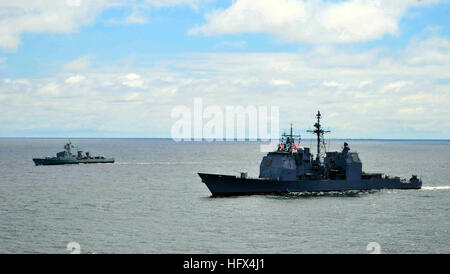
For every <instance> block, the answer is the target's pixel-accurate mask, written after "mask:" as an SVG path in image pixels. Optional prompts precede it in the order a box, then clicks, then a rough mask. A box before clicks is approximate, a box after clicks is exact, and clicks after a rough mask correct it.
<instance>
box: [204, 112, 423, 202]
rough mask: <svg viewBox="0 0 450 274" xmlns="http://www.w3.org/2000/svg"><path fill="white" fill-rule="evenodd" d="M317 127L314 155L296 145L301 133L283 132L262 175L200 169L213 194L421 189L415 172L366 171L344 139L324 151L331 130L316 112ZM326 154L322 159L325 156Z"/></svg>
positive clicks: (261, 170) (262, 168) (261, 165)
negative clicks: (334, 149)
mask: <svg viewBox="0 0 450 274" xmlns="http://www.w3.org/2000/svg"><path fill="white" fill-rule="evenodd" d="M316 117H317V122H316V123H315V125H314V128H315V129H314V130H312V131H308V132H311V133H314V134H315V135H316V136H317V155H316V157H315V158H314V156H313V154H312V153H311V151H310V149H309V148H306V147H305V148H301V147H297V146H296V144H295V138H296V137H300V136H299V135H293V134H292V126H291V132H290V134H283V136H282V139H281V142H280V145H279V146H278V149H277V150H276V151H273V152H269V153H268V154H267V155H266V156H265V157H264V158H263V159H262V161H261V164H260V173H259V178H248V177H247V173H241V176H232V175H221V174H209V173H198V175H199V176H200V177H201V179H202V181H203V183H205V184H206V186H207V187H208V189H209V190H210V191H211V193H212V195H213V196H230V195H249V194H264V193H289V192H329V191H349V190H356V191H358V190H372V189H420V188H421V187H422V180H421V179H419V178H418V177H417V176H416V175H412V177H411V178H410V179H409V180H407V179H402V178H400V177H391V176H387V175H384V174H383V173H366V172H363V171H362V163H361V160H360V159H359V156H358V153H357V152H351V151H350V147H349V145H348V143H344V146H343V148H342V151H340V152H325V154H324V155H322V154H321V147H322V146H324V144H325V142H324V134H325V133H328V132H329V131H326V130H324V129H323V128H322V125H321V124H320V119H321V114H320V111H319V112H318V113H317V116H316ZM322 158H323V159H322Z"/></svg>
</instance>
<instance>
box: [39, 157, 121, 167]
mask: <svg viewBox="0 0 450 274" xmlns="http://www.w3.org/2000/svg"><path fill="white" fill-rule="evenodd" d="M33 162H34V164H35V165H37V166H55V165H76V164H112V163H114V158H109V159H39V158H34V159H33Z"/></svg>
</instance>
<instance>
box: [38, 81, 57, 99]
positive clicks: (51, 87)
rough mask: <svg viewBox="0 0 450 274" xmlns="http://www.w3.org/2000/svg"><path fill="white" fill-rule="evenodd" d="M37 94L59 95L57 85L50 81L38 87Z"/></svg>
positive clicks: (46, 95)
mask: <svg viewBox="0 0 450 274" xmlns="http://www.w3.org/2000/svg"><path fill="white" fill-rule="evenodd" d="M38 94H39V95H41V96H45V97H57V96H59V95H60V91H59V85H58V84H56V83H50V84H47V85H45V86H44V87H41V88H39V89H38Z"/></svg>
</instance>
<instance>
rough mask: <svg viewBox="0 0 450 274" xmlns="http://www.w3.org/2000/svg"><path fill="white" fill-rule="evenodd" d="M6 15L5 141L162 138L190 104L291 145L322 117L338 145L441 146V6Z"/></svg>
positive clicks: (284, 5)
mask: <svg viewBox="0 0 450 274" xmlns="http://www.w3.org/2000/svg"><path fill="white" fill-rule="evenodd" d="M10 2H11V1H0V9H1V10H3V12H0V27H1V29H0V115H1V117H0V136H5V137H10V136H40V137H47V136H48V137H77V136H78V137H170V129H171V126H172V124H173V122H174V121H173V119H172V118H171V115H170V110H171V109H172V108H173V107H174V106H176V105H180V104H184V105H186V106H192V104H193V98H194V97H196V98H202V99H203V100H204V102H205V104H209V105H219V106H227V105H244V106H248V105H257V106H260V105H276V106H279V107H280V118H281V121H280V122H281V127H282V128H285V127H287V125H288V124H289V123H290V122H293V123H294V124H296V125H298V127H299V130H300V131H304V130H306V129H308V128H309V127H310V125H311V124H312V119H313V114H314V112H315V110H316V109H318V108H320V109H321V110H322V112H323V113H324V115H325V117H326V120H325V122H326V123H327V124H328V126H329V127H330V128H331V129H333V131H334V136H333V137H336V138H340V137H344V138H345V137H352V138H406V139H413V138H438V139H439V138H440V139H448V138H450V119H449V118H450V100H449V99H450V98H449V97H450V80H449V79H450V32H449V29H450V28H449V26H450V19H449V18H450V16H449V14H450V4H449V2H448V1H437V0H436V1H434V0H424V1H414V0H399V1H368V0H367V1H365V0H347V1H321V0H315V1H301V0H279V1H270V0H260V1H252V0H236V1H214V0H209V1H202V0H167V1H163V0H146V1H144V0H143V1H121V0H116V1H102V0H98V1H97V0H92V1H87V0H68V1H58V2H57V3H58V4H55V3H56V2H55V1H41V2H38V3H35V2H37V1H15V2H14V3H10ZM393 2H394V3H393ZM95 108H97V110H95Z"/></svg>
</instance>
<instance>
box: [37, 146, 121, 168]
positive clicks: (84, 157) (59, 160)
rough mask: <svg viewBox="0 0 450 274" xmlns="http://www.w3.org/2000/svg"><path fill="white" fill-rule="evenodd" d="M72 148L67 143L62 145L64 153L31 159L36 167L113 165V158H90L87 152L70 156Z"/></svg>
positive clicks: (78, 151)
mask: <svg viewBox="0 0 450 274" xmlns="http://www.w3.org/2000/svg"><path fill="white" fill-rule="evenodd" d="M72 148H74V146H73V145H72V143H71V142H70V141H69V142H68V143H67V144H65V145H64V151H61V152H58V153H57V154H56V157H45V158H33V162H34V163H35V164H36V165H37V166H50V165H69V164H107V163H114V158H105V157H103V156H92V155H91V154H90V153H89V152H86V153H83V151H81V150H77V154H76V155H74V154H72Z"/></svg>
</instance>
